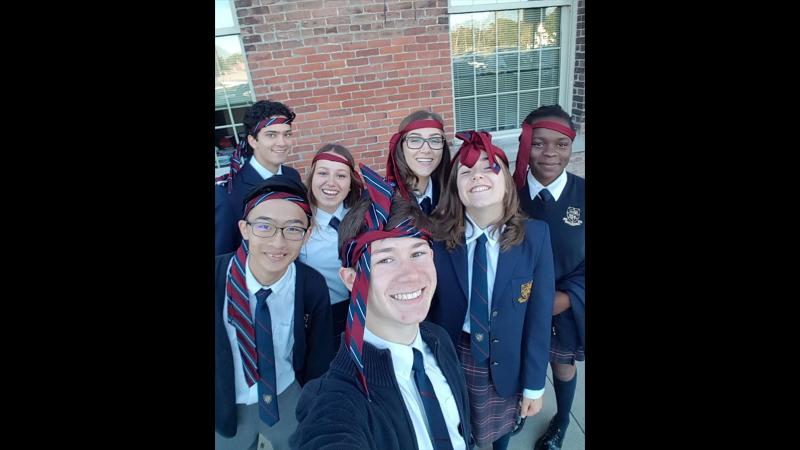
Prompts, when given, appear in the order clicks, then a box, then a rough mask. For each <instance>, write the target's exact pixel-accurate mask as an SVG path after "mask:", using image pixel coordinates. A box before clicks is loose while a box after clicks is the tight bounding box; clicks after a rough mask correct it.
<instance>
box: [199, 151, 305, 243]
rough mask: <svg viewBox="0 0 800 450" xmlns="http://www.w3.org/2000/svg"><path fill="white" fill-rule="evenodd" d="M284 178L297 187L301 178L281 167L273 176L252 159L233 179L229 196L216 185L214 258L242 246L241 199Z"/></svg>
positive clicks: (242, 203)
mask: <svg viewBox="0 0 800 450" xmlns="http://www.w3.org/2000/svg"><path fill="white" fill-rule="evenodd" d="M280 174H284V175H287V176H289V177H292V178H295V179H296V180H297V181H298V182H299V183H302V180H300V174H299V173H298V172H297V170H295V169H293V168H291V167H289V166H286V165H281V166H279V167H278V173H277V174H274V173H272V172H270V171H269V169H267V168H265V167H264V166H262V165H261V164H259V163H258V161H257V160H256V159H255V158H254V157H250V158H249V159H248V160H247V162H246V163H245V164H244V165H243V166H242V169H241V170H240V171H239V173H238V174H236V176H235V177H234V178H233V180H232V181H230V182H231V183H233V187H232V188H231V192H230V193H228V187H227V186H223V185H216V186H215V189H214V254H215V255H222V254H224V253H230V252H235V251H236V249H238V248H239V244H241V243H242V234H241V233H240V232H239V225H238V223H239V220H241V219H242V213H243V212H244V198H245V197H246V196H247V194H248V193H249V192H250V191H251V190H253V189H254V188H255V187H256V186H258V185H260V184H261V183H262V182H263V181H264V180H266V179H268V178H270V177H272V176H273V175H280Z"/></svg>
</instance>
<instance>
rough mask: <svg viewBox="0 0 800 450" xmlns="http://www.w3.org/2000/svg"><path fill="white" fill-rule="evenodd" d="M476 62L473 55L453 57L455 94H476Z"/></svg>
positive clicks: (456, 95) (461, 95)
mask: <svg viewBox="0 0 800 450" xmlns="http://www.w3.org/2000/svg"><path fill="white" fill-rule="evenodd" d="M474 64H475V62H474V58H473V57H472V55H466V56H458V57H455V58H453V95H454V96H455V97H456V98H458V97H464V96H467V95H475V69H474V68H473V66H474Z"/></svg>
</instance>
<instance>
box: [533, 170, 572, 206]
mask: <svg viewBox="0 0 800 450" xmlns="http://www.w3.org/2000/svg"><path fill="white" fill-rule="evenodd" d="M566 186H567V171H566V170H562V171H561V175H559V176H558V177H556V179H555V180H553V182H552V183H550V184H549V185H547V186H545V185H543V184H542V183H539V180H537V179H536V178H534V177H533V172H531V171H530V170H528V192H529V193H530V194H531V200H533V199H535V198H536V195H538V194H539V191H541V190H542V189H544V188H547V190H548V191H550V195H552V196H553V200H555V201H558V197H561V193H562V192H564V188H565V187H566Z"/></svg>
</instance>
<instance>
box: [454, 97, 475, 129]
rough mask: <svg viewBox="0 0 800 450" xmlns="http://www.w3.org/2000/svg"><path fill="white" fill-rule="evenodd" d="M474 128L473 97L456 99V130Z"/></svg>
mask: <svg viewBox="0 0 800 450" xmlns="http://www.w3.org/2000/svg"><path fill="white" fill-rule="evenodd" d="M473 129H475V99H474V98H471V97H470V98H465V99H456V132H458V131H465V130H473Z"/></svg>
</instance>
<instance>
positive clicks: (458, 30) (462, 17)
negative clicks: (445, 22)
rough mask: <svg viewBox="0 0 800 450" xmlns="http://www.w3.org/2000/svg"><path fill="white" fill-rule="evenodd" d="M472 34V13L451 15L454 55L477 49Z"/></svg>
mask: <svg viewBox="0 0 800 450" xmlns="http://www.w3.org/2000/svg"><path fill="white" fill-rule="evenodd" d="M474 42H475V41H474V39H473V35H472V14H452V15H451V16H450V51H451V52H452V54H453V56H459V55H464V54H471V53H473V52H474V51H475V44H474Z"/></svg>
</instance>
